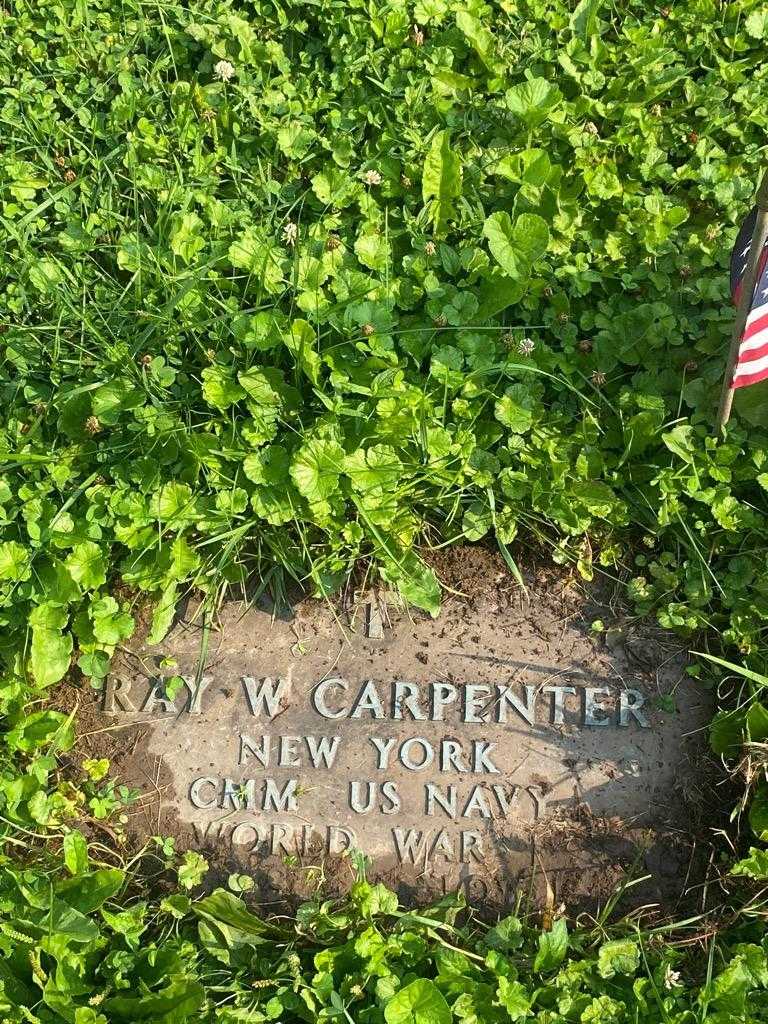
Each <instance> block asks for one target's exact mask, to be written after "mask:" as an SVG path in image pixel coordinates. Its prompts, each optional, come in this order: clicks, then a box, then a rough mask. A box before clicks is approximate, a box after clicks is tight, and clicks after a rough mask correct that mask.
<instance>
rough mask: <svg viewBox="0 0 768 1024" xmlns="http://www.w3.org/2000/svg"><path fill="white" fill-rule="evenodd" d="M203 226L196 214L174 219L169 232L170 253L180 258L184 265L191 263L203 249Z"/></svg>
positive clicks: (183, 215) (185, 214)
mask: <svg viewBox="0 0 768 1024" xmlns="http://www.w3.org/2000/svg"><path fill="white" fill-rule="evenodd" d="M204 232H205V225H204V224H203V222H202V220H201V219H200V218H199V217H198V215H197V214H196V213H193V212H190V213H184V214H182V215H181V216H180V217H176V218H175V219H174V223H173V230H172V231H171V252H173V253H174V255H176V256H180V257H181V259H183V260H184V262H185V263H191V262H192V260H194V258H195V256H197V254H198V253H199V252H201V251H202V250H203V249H204V248H205V233H204Z"/></svg>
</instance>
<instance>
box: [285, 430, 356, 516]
mask: <svg viewBox="0 0 768 1024" xmlns="http://www.w3.org/2000/svg"><path fill="white" fill-rule="evenodd" d="M343 459H344V449H343V448H342V447H341V445H340V444H338V442H336V441H330V440H326V439H324V438H319V437H315V438H310V439H309V440H308V441H305V443H304V444H303V445H302V446H301V447H300V448H299V449H298V451H297V452H296V454H295V455H294V457H293V461H292V462H291V478H292V479H293V482H294V483H295V484H296V488H297V490H298V491H299V493H300V494H303V495H304V497H305V498H306V499H307V500H308V501H324V500H325V499H326V498H329V497H330V496H331V495H332V494H333V493H334V491H336V490H338V486H339V475H340V473H341V472H342V468H343Z"/></svg>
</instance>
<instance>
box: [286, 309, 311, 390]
mask: <svg viewBox="0 0 768 1024" xmlns="http://www.w3.org/2000/svg"><path fill="white" fill-rule="evenodd" d="M283 342H284V344H285V347H286V348H287V349H288V351H289V352H290V353H291V355H292V356H293V358H294V359H295V360H296V365H297V366H298V367H299V369H300V370H302V371H303V372H304V373H305V374H306V376H307V377H308V378H309V379H310V380H311V381H312V383H313V384H317V383H318V381H319V378H320V357H319V356H318V354H317V336H316V333H315V331H314V330H313V328H312V326H311V325H310V324H308V323H307V321H306V320H294V321H293V323H292V324H291V326H290V329H289V330H288V331H287V332H285V333H284V334H283Z"/></svg>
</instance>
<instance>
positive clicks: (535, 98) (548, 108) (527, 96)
mask: <svg viewBox="0 0 768 1024" xmlns="http://www.w3.org/2000/svg"><path fill="white" fill-rule="evenodd" d="M562 98H563V97H562V93H561V92H560V90H559V89H558V88H557V86H556V85H552V84H550V83H549V82H548V81H547V80H546V79H545V78H532V79H530V80H529V81H527V82H521V83H520V84H519V85H515V86H513V87H512V88H511V89H508V90H507V92H506V96H505V99H506V103H507V107H508V108H509V110H510V111H511V112H512V113H513V114H514V115H515V117H519V118H520V120H521V121H523V122H525V124H526V125H527V126H528V128H535V127H536V126H537V125H540V124H541V123H542V122H544V121H546V120H547V118H548V117H549V115H550V114H551V112H552V111H553V110H554V109H555V108H556V107H558V106H559V105H560V103H561V101H562Z"/></svg>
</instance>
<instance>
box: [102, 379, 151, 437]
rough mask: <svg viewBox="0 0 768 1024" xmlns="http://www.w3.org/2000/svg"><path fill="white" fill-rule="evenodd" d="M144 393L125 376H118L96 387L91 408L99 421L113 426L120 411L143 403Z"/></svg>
mask: <svg viewBox="0 0 768 1024" xmlns="http://www.w3.org/2000/svg"><path fill="white" fill-rule="evenodd" d="M145 398H146V395H145V394H144V392H143V391H142V390H141V389H140V388H138V387H136V385H135V384H134V383H133V382H132V381H130V380H128V379H126V378H125V377H118V378H117V379H116V380H111V381H109V382H108V383H106V384H102V385H101V387H98V388H96V390H95V391H94V392H93V396H92V398H91V409H92V412H93V415H94V416H96V417H97V418H98V420H99V422H100V423H102V424H103V425H105V426H113V425H114V424H115V423H117V422H118V420H119V418H120V415H121V413H124V412H130V411H131V410H132V409H138V408H139V407H140V406H142V405H143V404H144V401H145Z"/></svg>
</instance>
